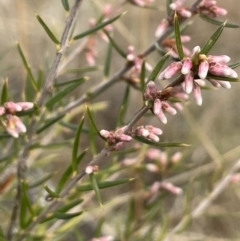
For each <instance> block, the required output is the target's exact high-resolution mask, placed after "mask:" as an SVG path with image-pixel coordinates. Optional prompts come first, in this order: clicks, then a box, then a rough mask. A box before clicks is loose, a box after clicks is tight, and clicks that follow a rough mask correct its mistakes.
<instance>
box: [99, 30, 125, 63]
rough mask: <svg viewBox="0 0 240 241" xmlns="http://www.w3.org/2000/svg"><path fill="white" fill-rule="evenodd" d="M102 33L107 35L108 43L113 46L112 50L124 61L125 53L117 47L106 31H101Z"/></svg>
mask: <svg viewBox="0 0 240 241" xmlns="http://www.w3.org/2000/svg"><path fill="white" fill-rule="evenodd" d="M103 31H104V33H105V34H106V35H107V37H108V39H109V42H110V43H111V45H112V46H113V48H114V49H115V50H116V51H117V52H118V53H119V55H121V56H122V57H123V58H124V59H126V57H127V55H126V53H125V52H124V51H123V50H122V49H121V48H120V47H119V45H118V44H117V43H116V42H115V40H114V39H113V38H112V37H111V36H110V34H109V33H108V32H107V31H106V30H103Z"/></svg>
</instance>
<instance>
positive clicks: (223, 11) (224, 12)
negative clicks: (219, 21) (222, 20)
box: [211, 6, 228, 16]
mask: <svg viewBox="0 0 240 241" xmlns="http://www.w3.org/2000/svg"><path fill="white" fill-rule="evenodd" d="M211 10H212V11H213V12H214V13H215V14H216V15H217V16H225V15H227V13H228V12H227V10H226V9H224V8H219V7H217V6H214V7H212V8H211Z"/></svg>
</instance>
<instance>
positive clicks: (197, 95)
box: [193, 84, 202, 106]
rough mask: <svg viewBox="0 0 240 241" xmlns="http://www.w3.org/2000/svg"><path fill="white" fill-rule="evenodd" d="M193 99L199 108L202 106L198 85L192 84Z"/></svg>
mask: <svg viewBox="0 0 240 241" xmlns="http://www.w3.org/2000/svg"><path fill="white" fill-rule="evenodd" d="M193 98H194V100H195V102H196V104H197V105H199V106H201V105H202V94H201V89H200V87H199V85H198V84H194V88H193Z"/></svg>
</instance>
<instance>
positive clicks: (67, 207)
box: [56, 199, 83, 213]
mask: <svg viewBox="0 0 240 241" xmlns="http://www.w3.org/2000/svg"><path fill="white" fill-rule="evenodd" d="M82 202H83V199H76V200H74V201H71V202H68V203H66V204H65V205H64V206H62V207H61V208H59V209H57V210H56V212H58V213H65V212H67V211H69V210H70V209H72V208H74V207H76V206H77V205H79V204H81V203H82Z"/></svg>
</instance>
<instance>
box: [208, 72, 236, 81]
mask: <svg viewBox="0 0 240 241" xmlns="http://www.w3.org/2000/svg"><path fill="white" fill-rule="evenodd" d="M207 78H209V79H216V80H223V81H229V82H239V81H240V79H238V78H230V77H223V76H217V75H213V74H208V75H207Z"/></svg>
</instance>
